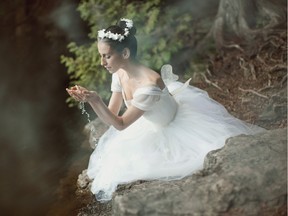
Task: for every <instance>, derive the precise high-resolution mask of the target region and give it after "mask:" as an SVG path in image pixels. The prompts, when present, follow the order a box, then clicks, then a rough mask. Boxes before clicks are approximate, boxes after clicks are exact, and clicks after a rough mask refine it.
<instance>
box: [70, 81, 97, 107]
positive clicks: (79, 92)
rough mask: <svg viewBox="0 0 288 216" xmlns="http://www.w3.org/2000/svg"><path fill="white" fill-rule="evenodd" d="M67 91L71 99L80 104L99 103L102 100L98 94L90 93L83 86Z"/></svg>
mask: <svg viewBox="0 0 288 216" xmlns="http://www.w3.org/2000/svg"><path fill="white" fill-rule="evenodd" d="M66 91H67V92H68V94H69V95H70V96H71V97H73V98H74V99H75V100H77V101H80V102H88V103H93V102H96V103H97V102H98V101H99V100H100V96H99V95H98V93H97V92H95V91H89V90H87V89H86V88H84V87H82V86H78V85H75V86H73V87H72V88H70V89H68V88H66Z"/></svg>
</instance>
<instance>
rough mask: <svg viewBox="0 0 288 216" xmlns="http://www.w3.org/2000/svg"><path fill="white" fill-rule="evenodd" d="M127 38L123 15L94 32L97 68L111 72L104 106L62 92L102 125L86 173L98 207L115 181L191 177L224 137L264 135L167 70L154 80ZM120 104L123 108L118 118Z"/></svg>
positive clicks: (93, 95)
mask: <svg viewBox="0 0 288 216" xmlns="http://www.w3.org/2000/svg"><path fill="white" fill-rule="evenodd" d="M135 34H136V28H135V26H134V25H133V22H132V20H129V19H124V18H122V19H120V21H119V22H118V24H117V25H112V26H110V27H108V28H107V29H102V30H100V31H98V51H99V54H100V56H101V65H102V66H103V67H105V68H106V69H107V70H108V71H109V72H110V73H111V74H112V83H111V91H112V95H111V98H110V101H109V104H108V106H106V105H105V103H104V102H103V100H102V99H101V97H100V96H99V95H98V94H97V92H95V91H90V90H88V89H86V88H84V87H82V86H77V85H76V86H74V87H72V88H70V89H66V90H67V92H68V93H69V94H70V95H71V96H72V97H73V98H74V99H75V100H77V101H80V102H87V103H88V104H90V106H91V107H92V109H93V110H94V111H95V113H96V114H97V116H98V118H100V119H101V120H102V121H103V122H104V123H106V124H108V125H109V129H108V130H107V131H106V132H105V133H104V134H103V136H102V137H101V138H100V139H99V142H98V145H97V148H96V149H95V150H94V152H93V153H92V154H91V156H90V160H89V165H88V169H87V175H88V177H89V178H90V179H91V180H92V186H91V191H92V192H93V193H94V194H95V195H96V199H97V200H99V201H103V202H104V201H108V200H111V198H112V195H113V192H114V191H115V190H116V189H117V186H118V185H119V184H126V183H129V182H133V181H136V180H175V179H181V178H183V177H186V176H188V175H191V174H192V173H194V172H195V171H197V170H199V169H201V168H202V166H203V162H204V157H205V156H206V154H207V153H208V152H209V151H211V150H215V149H218V148H221V147H223V145H224V144H225V140H226V139H227V138H229V137H232V136H236V135H239V134H254V133H258V132H261V131H263V130H264V129H262V128H260V127H258V126H256V125H251V124H248V123H246V122H243V121H241V120H239V119H237V118H235V117H234V116H232V115H231V114H229V113H228V112H227V110H226V109H225V108H224V106H222V105H221V104H219V103H218V102H216V101H214V100H213V99H211V98H210V97H209V96H208V94H207V92H205V91H203V90H201V89H199V88H196V87H193V86H191V85H189V81H190V80H188V81H187V82H186V83H182V82H179V81H177V79H178V77H177V76H176V75H175V74H173V71H172V67H171V66H170V65H164V66H163V67H162V69H161V76H160V75H159V73H157V72H156V71H154V70H152V69H150V68H148V67H146V66H144V65H143V64H141V63H140V62H139V61H137V59H136V54H137V40H136V37H135ZM123 101H124V103H125V105H126V110H125V112H124V113H123V114H122V115H120V114H119V112H120V109H121V106H122V103H123Z"/></svg>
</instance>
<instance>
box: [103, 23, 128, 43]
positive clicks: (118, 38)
mask: <svg viewBox="0 0 288 216" xmlns="http://www.w3.org/2000/svg"><path fill="white" fill-rule="evenodd" d="M120 20H121V21H124V22H126V28H124V34H123V35H122V34H118V33H112V32H111V31H108V32H105V29H102V30H99V31H98V38H100V39H103V38H109V39H111V40H115V41H120V42H121V41H123V40H124V39H125V37H128V35H129V33H130V32H129V29H131V28H132V27H133V21H132V20H130V19H125V18H121V19H120Z"/></svg>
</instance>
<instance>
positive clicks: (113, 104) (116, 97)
mask: <svg viewBox="0 0 288 216" xmlns="http://www.w3.org/2000/svg"><path fill="white" fill-rule="evenodd" d="M122 103H123V97H122V93H121V92H112V95H111V98H110V101H109V105H108V109H109V110H110V111H111V112H112V113H114V114H115V115H118V114H119V111H120V109H121V106H122Z"/></svg>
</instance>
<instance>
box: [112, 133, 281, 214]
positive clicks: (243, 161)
mask: <svg viewBox="0 0 288 216" xmlns="http://www.w3.org/2000/svg"><path fill="white" fill-rule="evenodd" d="M286 197H287V128H285V129H277V130H273V131H267V132H264V133H261V134H258V135H254V136H246V135H240V136H237V137H234V138H230V139H228V140H227V142H226V145H225V146H224V147H223V148H222V149H219V150H215V151H212V152H210V153H208V155H207V156H206V158H205V162H204V169H203V170H201V171H200V172H198V173H195V174H193V175H191V176H189V177H186V178H185V179H182V180H177V181H170V182H164V181H152V182H144V183H143V182H140V183H138V184H135V183H134V184H132V185H131V186H130V187H129V185H128V186H127V185H126V187H125V189H124V190H123V189H122V190H117V191H116V193H115V195H114V198H113V201H112V202H113V203H112V209H113V215H211V216H213V215H233V216H238V215H241V216H242V215H243V216H244V215H245V216H246V215H261V216H262V215H264V216H265V215H267V216H268V215H286V213H287V204H286V202H287V198H286Z"/></svg>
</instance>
